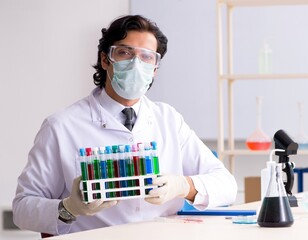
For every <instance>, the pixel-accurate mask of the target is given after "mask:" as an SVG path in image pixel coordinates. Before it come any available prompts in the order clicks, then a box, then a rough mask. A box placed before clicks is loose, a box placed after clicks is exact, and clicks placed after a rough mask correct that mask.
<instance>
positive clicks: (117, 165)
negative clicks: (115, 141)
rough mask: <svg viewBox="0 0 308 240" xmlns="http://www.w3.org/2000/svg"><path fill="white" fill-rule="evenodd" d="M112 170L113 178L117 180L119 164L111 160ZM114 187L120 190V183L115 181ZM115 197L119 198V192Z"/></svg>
mask: <svg viewBox="0 0 308 240" xmlns="http://www.w3.org/2000/svg"><path fill="white" fill-rule="evenodd" d="M113 169H114V177H116V178H118V177H120V168H119V162H118V161H117V160H113ZM114 183H115V187H116V188H120V182H119V181H115V182H114ZM116 196H117V197H121V192H116Z"/></svg>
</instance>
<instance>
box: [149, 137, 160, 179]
mask: <svg viewBox="0 0 308 240" xmlns="http://www.w3.org/2000/svg"><path fill="white" fill-rule="evenodd" d="M151 146H152V162H153V172H154V174H159V172H160V171H159V159H158V154H157V143H156V142H155V141H152V142H151Z"/></svg>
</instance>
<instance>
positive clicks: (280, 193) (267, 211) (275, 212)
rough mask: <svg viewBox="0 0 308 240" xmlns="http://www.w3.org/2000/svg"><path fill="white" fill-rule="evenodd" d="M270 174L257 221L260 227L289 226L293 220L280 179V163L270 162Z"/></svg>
mask: <svg viewBox="0 0 308 240" xmlns="http://www.w3.org/2000/svg"><path fill="white" fill-rule="evenodd" d="M270 175H271V177H270V182H269V185H268V188H267V191H266V195H265V197H264V199H263V201H262V206H261V209H260V212H259V216H258V220H257V222H258V224H259V226H260V227H290V226H291V225H292V224H293V222H294V220H293V215H292V212H291V207H290V203H289V198H288V196H287V193H286V190H285V187H284V184H283V181H282V164H281V163H275V164H271V166H270Z"/></svg>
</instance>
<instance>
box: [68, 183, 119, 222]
mask: <svg viewBox="0 0 308 240" xmlns="http://www.w3.org/2000/svg"><path fill="white" fill-rule="evenodd" d="M80 180H81V177H77V178H75V179H74V182H73V186H72V191H71V195H70V196H69V197H67V198H65V199H63V205H64V207H65V208H66V210H67V211H69V212H70V213H71V214H73V215H74V216H75V217H77V216H78V215H87V216H92V215H95V214H96V213H98V212H99V211H101V210H102V209H104V208H108V207H112V206H114V205H116V204H117V201H106V202H104V201H103V200H101V199H98V200H95V201H93V202H90V203H87V204H86V203H84V202H83V201H82V194H81V191H80V189H79V184H80Z"/></svg>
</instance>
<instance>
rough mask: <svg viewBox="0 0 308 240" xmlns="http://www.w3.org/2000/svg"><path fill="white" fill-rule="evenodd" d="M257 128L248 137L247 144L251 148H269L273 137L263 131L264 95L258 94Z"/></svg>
mask: <svg viewBox="0 0 308 240" xmlns="http://www.w3.org/2000/svg"><path fill="white" fill-rule="evenodd" d="M256 99H257V128H256V130H255V131H254V132H253V133H252V134H251V135H250V136H249V137H248V138H247V140H246V145H247V147H248V148H249V149H250V150H268V149H269V148H270V147H271V144H272V142H271V138H270V137H269V136H268V135H267V134H266V133H265V132H263V130H262V128H261V119H262V116H261V105H262V97H261V96H257V97H256Z"/></svg>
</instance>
